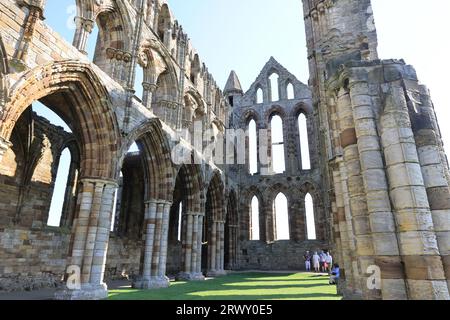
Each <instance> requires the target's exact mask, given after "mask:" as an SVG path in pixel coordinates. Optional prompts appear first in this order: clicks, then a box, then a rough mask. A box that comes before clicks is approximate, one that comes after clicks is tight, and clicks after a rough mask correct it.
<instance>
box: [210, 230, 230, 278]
mask: <svg viewBox="0 0 450 320" xmlns="http://www.w3.org/2000/svg"><path fill="white" fill-rule="evenodd" d="M224 231H225V223H224V222H223V221H214V222H213V225H212V232H211V241H212V242H213V243H212V246H211V249H210V250H211V251H210V257H211V258H210V270H209V271H208V276H211V277H216V276H222V275H225V274H226V272H225V270H224V255H225V246H224V239H225V237H224Z"/></svg>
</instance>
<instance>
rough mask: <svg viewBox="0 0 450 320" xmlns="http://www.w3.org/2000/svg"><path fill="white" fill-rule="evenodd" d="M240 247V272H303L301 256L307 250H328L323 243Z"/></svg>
mask: <svg viewBox="0 0 450 320" xmlns="http://www.w3.org/2000/svg"><path fill="white" fill-rule="evenodd" d="M240 246H241V252H240V268H239V269H241V270H305V261H304V260H303V255H304V254H305V252H306V251H307V250H309V251H311V252H314V251H320V250H325V249H328V248H329V247H328V244H327V243H326V242H324V241H302V242H293V241H276V242H273V243H265V242H263V241H243V242H241V243H240ZM331 254H332V255H333V253H332V252H331Z"/></svg>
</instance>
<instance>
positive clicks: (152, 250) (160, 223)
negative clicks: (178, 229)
mask: <svg viewBox="0 0 450 320" xmlns="http://www.w3.org/2000/svg"><path fill="white" fill-rule="evenodd" d="M171 206H172V203H170V202H167V201H164V200H150V201H148V202H146V204H145V222H144V223H145V224H146V229H145V230H146V233H145V248H144V253H143V255H144V258H143V264H142V267H141V270H140V274H141V275H140V277H139V279H138V280H137V281H135V282H134V283H133V288H138V289H154V288H166V287H168V286H169V279H168V278H167V277H166V264H167V248H168V240H169V239H168V237H169V234H168V232H169V215H170V208H171Z"/></svg>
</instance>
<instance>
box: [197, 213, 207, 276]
mask: <svg viewBox="0 0 450 320" xmlns="http://www.w3.org/2000/svg"><path fill="white" fill-rule="evenodd" d="M204 219H205V216H204V214H202V213H200V214H199V215H198V233H197V252H198V255H197V263H196V267H195V271H196V274H197V275H198V279H199V280H204V279H205V277H204V276H203V274H202V239H203V221H204Z"/></svg>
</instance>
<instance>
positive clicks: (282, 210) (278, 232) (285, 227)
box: [273, 193, 290, 241]
mask: <svg viewBox="0 0 450 320" xmlns="http://www.w3.org/2000/svg"><path fill="white" fill-rule="evenodd" d="M273 216H274V229H275V230H274V231H275V237H274V238H275V240H277V241H278V240H289V239H290V236H289V213H288V201H287V198H286V196H285V195H284V194H283V193H279V194H278V195H277V197H276V198H275V201H274V203H273Z"/></svg>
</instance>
